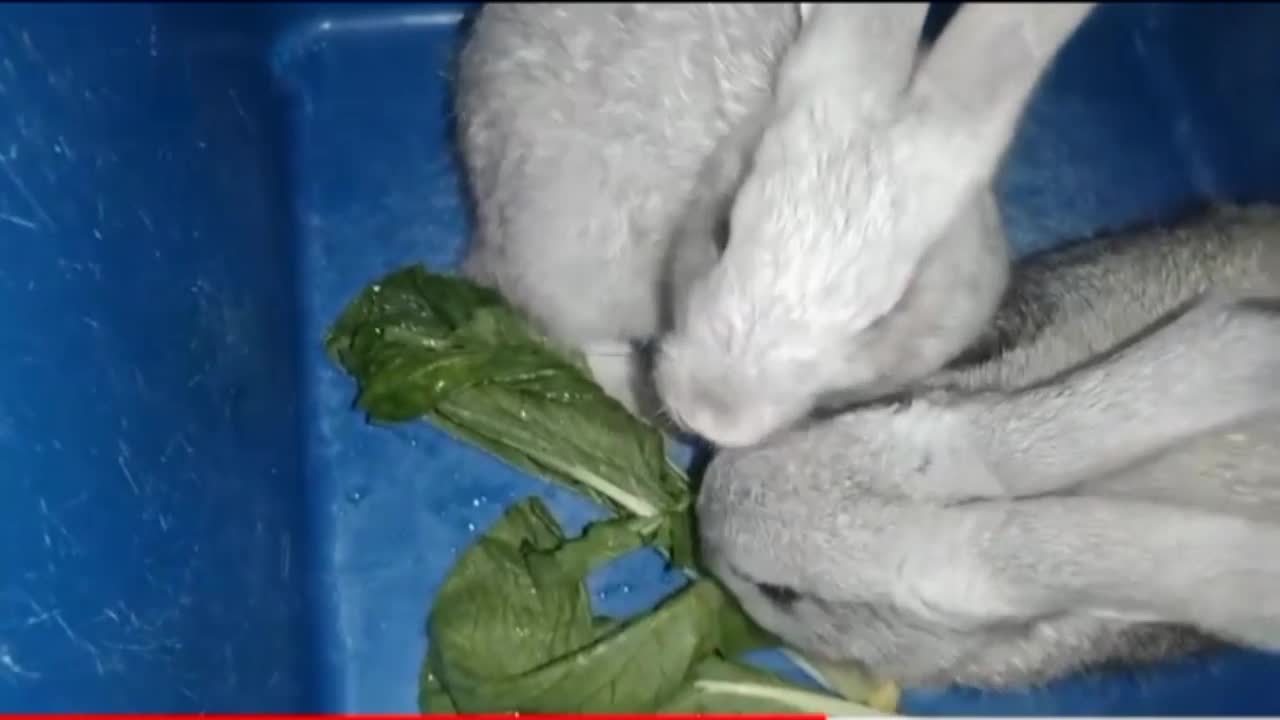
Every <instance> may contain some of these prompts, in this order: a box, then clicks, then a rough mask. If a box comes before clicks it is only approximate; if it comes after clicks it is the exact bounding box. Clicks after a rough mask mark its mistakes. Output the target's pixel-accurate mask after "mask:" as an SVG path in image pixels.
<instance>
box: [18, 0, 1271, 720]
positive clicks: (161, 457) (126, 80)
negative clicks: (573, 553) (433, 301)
mask: <svg viewBox="0 0 1280 720" xmlns="http://www.w3.org/2000/svg"><path fill="white" fill-rule="evenodd" d="M464 6H465V5H459V4H433V5H425V4H424V5H405V4H400V5H386V4H361V5H341V4H328V5H318V4H317V5H312V4H306V3H296V4H291V5H273V4H252V3H246V4H235V5H232V4H226V5H215V4H203V5H183V4H178V3H157V4H130V5H110V4H105V3H95V4H83V5H78V4H50V5H45V6H34V5H23V4H3V5H0V711H14V710H27V711H36V710H63V711H72V710H101V711H190V712H194V711H305V710H321V711H365V712H379V711H391V712H406V711H412V710H413V709H414V697H415V692H416V688H415V681H416V676H417V671H418V667H417V666H418V662H419V660H420V658H421V657H422V653H423V648H424V646H425V638H424V636H423V623H424V620H425V616H426V612H427V608H428V603H429V600H430V597H431V595H432V593H433V591H434V589H435V588H436V587H437V586H438V585H439V583H440V582H441V580H442V579H443V577H444V575H445V573H446V572H447V570H448V568H449V565H450V563H451V562H452V560H453V559H454V558H455V557H456V556H457V553H458V551H459V550H460V549H461V548H463V547H465V546H466V544H467V543H468V542H469V541H470V540H471V539H472V538H473V537H474V536H475V534H476V533H478V532H480V531H482V530H483V529H484V528H485V527H486V526H487V524H488V523H490V522H492V521H493V520H495V519H496V518H497V517H498V515H499V514H500V512H501V511H502V509H503V507H504V505H505V504H506V503H507V502H509V501H511V500H512V499H513V498H516V497H519V496H523V495H527V494H530V493H539V494H541V495H543V496H544V497H547V498H550V499H551V501H552V503H553V505H554V506H555V507H556V509H557V510H558V511H559V512H560V513H561V514H562V516H563V517H565V518H566V519H567V520H568V521H569V522H570V523H571V524H581V523H582V522H584V521H585V520H586V519H588V518H589V517H591V516H592V514H593V510H592V508H591V507H590V506H588V505H587V504H586V503H584V502H582V501H579V500H576V499H574V498H572V497H568V496H566V495H565V494H564V493H560V492H555V491H552V490H550V489H548V488H546V487H545V486H543V485H542V484H540V483H538V482H536V481H534V480H532V479H530V478H527V477H525V476H523V475H520V474H519V473H516V472H514V471H511V470H509V469H507V468H505V467H504V466H502V465H501V464H499V463H498V462H496V461H494V460H492V459H490V458H488V457H486V456H483V455H481V454H480V453H478V452H476V451H472V450H470V449H468V448H465V447H461V446H458V445H457V444H455V443H452V442H450V441H449V440H447V439H445V438H444V437H443V436H442V435H441V434H440V433H438V432H436V431H434V430H433V429H431V428H429V427H425V426H418V427H405V428H397V429H392V430H388V429H374V428H370V427H367V426H366V425H365V424H364V423H363V421H362V419H361V418H360V417H358V416H357V415H355V414H354V413H352V412H351V411H350V409H349V405H350V400H351V397H352V391H353V388H352V386H351V384H350V382H349V381H348V380H347V379H346V378H345V377H343V376H341V375H340V374H339V373H337V372H336V371H335V370H334V369H332V368H330V367H329V366H328V364H327V363H326V361H325V359H324V357H323V355H322V353H321V350H320V339H321V336H322V333H323V332H324V330H325V328H326V327H327V325H328V323H329V322H330V321H331V320H332V318H333V316H334V315H335V314H336V313H337V312H338V310H339V309H340V308H341V307H342V306H343V304H344V303H345V302H346V301H347V300H348V299H349V298H350V297H351V296H352V295H353V294H354V293H356V292H357V291H358V290H360V289H361V288H362V287H363V286H364V285H365V284H366V283H368V282H369V281H371V280H372V279H374V278H375V277H377V276H378V275H380V274H382V273H384V272H386V271H389V270H391V269H393V268H396V267H399V266H400V265H403V264H406V263H409V262H413V261H425V262H427V263H429V264H431V265H433V266H435V267H440V268H443V267H449V266H451V265H452V263H453V262H454V261H455V260H456V259H457V257H458V252H459V248H460V246H461V242H462V240H463V238H464V234H465V228H466V218H465V216H464V213H463V211H462V208H461V204H460V196H459V192H458V186H457V183H456V177H455V174H454V171H453V165H452V158H451V156H450V149H449V136H448V133H449V125H448V122H449V112H448V86H447V77H446V73H447V69H448V61H449V58H450V57H451V55H452V52H453V48H454V43H455V40H456V36H457V30H456V26H457V22H458V20H459V17H460V10H459V8H460V7H464ZM1276 38H1280V6H1276V5H1251V6H1246V5H1231V4H1219V5H1213V6H1208V5H1182V6H1179V7H1173V6H1166V7H1156V6H1152V5H1146V4H1127V5H1110V6H1107V7H1105V8H1103V9H1102V10H1100V11H1098V13H1097V14H1096V16H1095V17H1094V18H1093V19H1092V20H1091V21H1090V22H1089V23H1088V24H1087V25H1086V26H1085V27H1084V28H1083V29H1082V30H1081V32H1080V34H1079V35H1078V36H1077V38H1076V39H1075V40H1074V41H1073V42H1072V43H1071V45H1070V46H1069V47H1068V48H1067V50H1066V51H1065V53H1064V56H1063V58H1062V60H1061V61H1060V63H1059V67H1058V69H1057V70H1056V71H1055V72H1053V73H1052V74H1051V76H1050V77H1049V79H1048V81H1047V83H1046V86H1045V87H1044V89H1043V90H1042V92H1041V93H1040V96H1039V97H1038V99H1037V100H1036V102H1035V103H1034V105H1033V107H1032V109H1031V111H1030V113H1029V116H1028V118H1027V121H1026V124H1025V127H1024V131H1023V133H1022V136H1021V138H1020V140H1019V142H1018V144H1017V147H1016V148H1015V150H1014V153H1013V156H1012V158H1011V161H1010V164H1009V167H1008V169H1007V172H1006V173H1005V174H1004V176H1003V178H1002V181H1001V193H1002V201H1003V204H1004V208H1005V212H1006V214H1007V216H1008V219H1009V222H1010V227H1011V230H1012V234H1013V236H1014V238H1015V241H1016V242H1017V243H1018V245H1019V248H1020V249H1021V250H1023V251H1027V250H1033V249H1038V248H1043V247H1047V246H1048V245H1050V244H1052V243H1054V242H1055V241H1058V240H1061V239H1064V238H1069V237H1076V236H1080V235H1083V234H1086V233H1088V232H1090V231H1092V230H1094V229H1097V228H1099V227H1103V226H1107V225H1113V224H1117V223H1124V222H1127V221H1131V220H1136V219H1140V218H1146V217H1152V216H1160V215H1163V214H1166V213H1169V212H1173V211H1174V210H1176V209H1177V208H1179V207H1180V206H1182V205H1185V204H1187V203H1194V202H1197V201H1198V200H1203V199H1206V198H1223V199H1225V198H1230V199H1236V200H1248V199H1261V198H1274V199H1277V200H1280V133H1276V132H1274V128H1276V127H1280V40H1277V39H1276ZM674 582H675V580H674V579H673V578H670V577H668V576H667V575H665V574H664V573H663V572H662V569H661V567H660V566H659V565H658V564H657V563H656V562H654V560H653V559H652V558H649V557H643V556H641V557H636V558H632V559H631V560H630V561H628V562H626V563H623V564H621V565H620V566H619V567H617V568H614V569H613V570H611V571H610V572H608V573H606V574H604V575H602V576H601V577H600V578H598V579H597V580H596V582H595V590H596V593H597V596H598V597H599V598H600V600H601V602H602V603H603V605H604V606H605V607H608V608H610V609H612V610H614V611H616V612H628V611H634V610H638V609H640V608H643V607H644V606H645V605H646V604H647V603H649V602H651V601H652V600H653V599H654V598H655V597H656V596H657V595H658V594H660V593H662V592H664V591H666V590H669V589H670V588H671V587H672V585H673V583H674ZM1259 601H1260V602H1264V601H1266V599H1259ZM1277 677H1280V660H1278V659H1275V658H1266V657H1263V656H1260V655H1255V654H1248V653H1234V654H1229V655H1224V656H1220V657H1216V658H1213V659H1211V660H1209V661H1203V662H1197V663H1183V664H1177V665H1174V666H1172V667H1169V668H1165V669H1161V670H1153V671H1143V672H1140V673H1133V674H1118V675H1110V676H1096V677H1091V678H1080V679H1074V680H1072V681H1069V682H1065V683H1062V684H1059V685H1057V686H1055V687H1053V688H1049V689H1045V690H1041V691H1036V692H1034V693H1013V694H1001V695H991V694H980V693H972V692H964V691H955V692H950V693H944V694H921V693H916V694H912V695H910V696H909V697H908V698H907V709H908V710H909V711H912V712H920V713H955V714H967V713H988V714H1003V713H1014V714H1095V715H1096V714H1107V713H1124V714H1232V713H1237V714H1238V713H1271V714H1276V713H1280V694H1277V693H1275V692H1274V689H1273V682H1274V680H1275V679H1276V678H1277Z"/></svg>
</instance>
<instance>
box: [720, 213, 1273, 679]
mask: <svg viewBox="0 0 1280 720" xmlns="http://www.w3.org/2000/svg"><path fill="white" fill-rule="evenodd" d="M1277 297H1280V210H1278V209H1275V208H1268V207H1260V208H1226V209H1220V210H1217V211H1214V212H1212V213H1209V214H1207V215H1205V216H1203V217H1198V218H1195V219H1190V220H1187V221H1185V222H1181V223H1178V224H1177V225H1174V226H1172V227H1156V228H1150V229H1146V230H1141V231H1133V232H1126V233H1120V234H1114V235H1112V236H1110V237H1106V238H1100V239H1097V240H1092V241H1086V242H1083V243H1080V244H1077V245H1074V246H1070V247H1067V248H1065V249H1061V250H1058V251H1054V252H1050V253H1047V254H1044V255H1041V256H1039V257H1036V258H1032V259H1029V260H1027V261H1025V263H1024V264H1023V265H1022V266H1021V267H1020V268H1018V269H1017V270H1016V272H1015V275H1014V280H1013V283H1012V286H1011V288H1010V290H1009V293H1008V294H1007V296H1006V298H1005V301H1004V303H1003V305H1002V308H1001V310H1000V312H999V313H998V314H997V316H996V319H995V322H994V324H993V330H992V332H991V333H989V334H988V336H987V337H986V338H985V339H984V342H982V343H979V344H978V345H977V346H975V348H974V349H973V350H972V351H971V352H970V353H968V355H967V357H964V358H962V359H960V360H957V361H956V362H955V363H953V365H952V366H951V367H950V368H948V369H946V370H944V371H942V372H940V373H938V374H936V375H934V376H931V377H930V378H928V380H927V381H926V382H925V383H923V387H918V388H916V389H915V390H914V391H913V392H912V393H910V394H909V395H908V396H907V397H906V398H905V399H902V400H901V401H900V402H893V403H884V404H880V405H872V406H865V407H861V408H857V409H853V410H850V411H848V412H845V413H842V414H839V415H837V416H835V417H833V418H831V419H828V420H824V421H818V422H813V423H812V424H810V425H809V426H807V427H804V428H801V429H797V430H795V431H794V432H791V433H788V434H785V435H783V436H781V437H779V438H778V439H776V440H775V441H772V442H770V443H767V444H765V445H762V446H760V447H757V448H754V449H746V450H734V451H724V452H722V453H720V454H719V455H718V456H717V457H716V458H715V459H714V460H713V461H712V462H711V464H710V466H709V468H708V470H707V474H706V477H705V479H704V483H703V487H702V489H701V493H700V498H699V507H698V512H699V522H700V526H701V532H702V537H703V550H704V555H705V560H706V561H707V562H708V564H709V566H710V567H712V568H713V569H714V570H715V572H716V573H717V574H718V575H719V576H720V577H721V578H722V579H723V580H724V581H725V583H726V585H727V586H728V587H729V588H730V589H731V590H732V591H733V592H734V593H735V594H736V595H737V596H738V597H739V599H740V600H741V601H742V603H743V605H744V607H745V608H746V609H747V610H748V611H749V612H750V613H752V614H753V615H754V616H755V617H756V619H757V620H758V621H760V622H761V624H762V625H764V626H765V627H767V628H769V629H770V630H772V631H773V632H775V633H776V634H778V635H779V636H780V637H782V638H783V639H785V640H787V641H789V642H790V643H792V644H794V645H795V646H797V647H799V648H801V649H804V650H807V651H810V652H814V653H817V654H819V655H824V656H828V657H830V658H832V659H837V660H854V661H860V662H863V663H866V664H867V665H869V666H870V667H872V668H874V669H875V670H877V671H879V672H882V673H884V674H885V675H886V676H888V677H891V678H893V679H896V680H898V681H899V682H901V683H903V684H906V685H910V686H921V685H924V686H930V685H943V684H949V683H953V682H958V683H962V684H970V685H979V686H992V687H1007V686H1016V685H1022V684H1027V683H1038V682H1042V681H1046V680H1049V679H1052V678H1055V677H1058V676H1061V675H1063V674H1066V673H1069V672H1072V671H1076V670H1079V669H1084V668H1090V667H1097V666H1103V665H1113V664H1120V665H1135V664H1143V663H1147V662H1150V661H1155V660H1159V659H1163V658H1168V657H1173V656H1178V655H1184V654H1188V653H1194V652H1200V651H1204V650H1206V649H1210V648H1213V647H1215V646H1217V645H1218V644H1219V643H1220V642H1223V641H1220V640H1217V639H1215V638H1225V639H1226V640H1227V641H1231V642H1234V643H1239V644H1244V645H1252V646H1256V647H1260V648H1264V649H1271V650H1280V603H1278V602H1276V599H1277V598H1280V391H1278V390H1277V389H1280V301H1278V300H1276V298H1277ZM1047 408H1052V411H1049V410H1047ZM1193 628H1195V629H1193Z"/></svg>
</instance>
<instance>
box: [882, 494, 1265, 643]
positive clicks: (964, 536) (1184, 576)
mask: <svg viewBox="0 0 1280 720" xmlns="http://www.w3.org/2000/svg"><path fill="white" fill-rule="evenodd" d="M949 514H950V517H943V518H935V522H934V523H933V526H932V527H926V526H925V525H923V524H922V525H921V526H920V527H919V528H917V530H918V532H919V533H920V535H919V537H920V541H921V543H925V544H928V545H929V546H930V547H929V549H924V547H923V546H922V547H921V548H919V549H918V557H917V558H915V559H910V558H909V559H908V560H907V561H906V562H907V565H906V566H905V567H906V572H904V578H903V582H904V584H905V585H907V586H911V585H915V586H916V587H917V588H919V589H921V590H922V591H923V592H922V593H921V595H922V596H921V597H920V598H919V600H920V602H921V603H922V604H923V605H924V606H926V607H937V608H939V609H941V610H942V612H943V613H944V614H945V615H948V616H954V617H956V618H958V619H959V621H960V622H965V621H966V620H967V621H969V622H974V623H975V624H978V625H982V624H990V623H999V622H1002V621H1008V620H1017V619H1021V620H1035V619H1039V618H1044V617H1051V616H1054V615H1059V614H1064V613H1068V614H1069V613H1076V614H1085V615H1092V616H1094V617H1098V618H1100V619H1101V618H1106V619H1121V620H1127V621H1132V622H1166V623H1175V624H1180V625H1189V626H1192V627H1195V628H1198V629H1200V630H1202V631H1204V632H1207V633H1209V634H1212V635H1217V636H1219V637H1222V638H1224V639H1226V640H1229V641H1234V642H1237V643H1240V644H1243V645H1247V646H1251V647H1255V648H1260V649H1266V650H1280V604H1278V603H1275V602H1268V601H1266V600H1264V599H1269V598H1276V597H1280V556H1278V555H1277V554H1276V552H1275V549H1276V548H1277V547H1280V526H1277V525H1275V524H1274V523H1262V522H1255V521H1250V520H1247V519H1242V518H1238V517H1233V516H1230V515H1222V514H1218V513H1204V512H1197V511H1190V510H1185V509H1181V508H1174V507H1168V506H1164V505H1161V504H1156V503H1144V502H1126V501H1123V500H1114V499H1101V498H1089V497H1052V496H1047V497H1043V498H1034V499H1027V500H1019V501H1015V502H1013V503H983V502H979V503H973V504H970V505H966V506H958V507H955V508H952V509H950V511H949ZM939 520H940V521H941V522H938V521H939ZM944 547H949V548H951V549H950V550H946V551H944V550H940V549H938V548H944ZM898 567H904V566H901V565H899V566H898ZM948 580H950V581H953V582H954V583H955V585H954V586H951V587H948ZM975 601H980V603H981V604H980V606H979V607H981V608H983V609H982V610H981V611H980V612H978V613H976V614H975V613H974V612H973V610H974V607H973V605H972V604H973V603H974V602H975ZM939 603H940V604H939ZM979 616H981V617H979Z"/></svg>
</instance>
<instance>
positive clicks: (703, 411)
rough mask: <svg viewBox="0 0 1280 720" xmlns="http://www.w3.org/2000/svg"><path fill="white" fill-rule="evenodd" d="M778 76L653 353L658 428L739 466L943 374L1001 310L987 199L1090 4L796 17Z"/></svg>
mask: <svg viewBox="0 0 1280 720" xmlns="http://www.w3.org/2000/svg"><path fill="white" fill-rule="evenodd" d="M811 5H812V7H810V8H807V9H806V11H805V15H806V17H805V21H804V25H803V28H802V30H801V31H800V34H799V37H798V38H797V40H796V41H795V43H794V44H793V45H792V46H791V47H790V48H789V50H788V51H787V54H786V55H785V57H784V59H783V62H782V66H781V68H780V69H779V71H778V78H777V81H776V92H775V98H774V101H773V103H772V104H771V105H770V106H769V107H768V113H769V115H768V116H767V117H766V119H765V121H764V124H765V127H766V129H765V131H764V133H763V135H762V136H761V140H760V142H759V146H758V148H757V149H756V152H755V154H754V156H753V158H752V159H751V163H750V169H749V170H748V173H747V176H746V178H745V180H743V181H742V185H741V189H740V190H739V191H738V192H737V194H736V198H735V199H734V201H733V204H732V210H731V215H730V218H729V226H730V228H729V240H728V244H727V247H726V248H725V250H724V253H723V255H722V256H721V258H720V260H719V261H718V262H717V263H715V264H714V266H712V267H711V268H710V270H708V271H707V272H705V274H702V275H701V276H700V277H698V278H696V279H695V281H694V282H693V283H692V286H691V287H690V288H689V289H688V291H687V302H685V303H684V305H683V306H682V307H680V308H679V312H678V313H677V314H676V315H675V322H674V328H673V329H672V330H671V332H670V333H669V334H668V335H667V336H665V337H664V338H663V339H662V340H661V341H660V343H658V345H657V347H656V351H657V352H656V358H655V361H654V362H655V369H654V372H655V382H656V389H657V393H658V395H659V396H660V398H661V400H662V402H663V405H664V406H665V407H666V409H667V411H668V413H669V414H670V415H671V417H672V419H673V420H675V421H676V422H677V423H678V424H680V425H682V426H684V427H686V428H688V429H690V430H693V431H694V432H696V433H698V434H700V435H702V436H703V437H704V438H706V439H708V440H710V441H712V442H713V443H715V444H718V445H721V446H729V447H741V446H745V445H750V444H753V443H756V442H759V441H761V440H763V439H765V438H767V437H768V436H770V435H771V434H773V433H775V432H777V431H779V430H782V429H785V428H786V427H788V426H790V425H791V424H793V423H795V422H797V421H800V420H801V419H802V418H803V417H804V416H805V415H806V414H808V413H809V412H810V411H812V410H813V409H814V408H822V407H824V406H830V405H833V404H840V403H848V402H852V401H857V400H865V399H869V398H873V397H876V396H882V395H885V394H888V393H891V392H894V391H897V390H899V389H901V388H902V387H904V386H906V385H908V384H909V383H911V382H912V381H914V380H917V379H919V378H921V377H923V376H925V375H927V374H929V373H931V372H933V371H935V370H937V369H939V368H940V367H942V366H943V365H945V364H946V363H947V362H949V361H950V360H952V359H953V358H954V357H955V356H956V355H957V354H958V353H959V352H961V351H962V350H963V349H964V348H965V347H967V346H968V345H970V344H971V343H972V342H973V340H974V339H975V338H976V337H977V336H978V334H979V333H980V332H981V331H982V329H983V328H984V327H986V325H987V323H988V322H989V321H990V318H991V315H992V313H994V311H995V308H996V307H997V306H998V304H999V301H1000V298H1001V296H1002V293H1003V291H1004V289H1005V287H1006V284H1007V277H1008V267H1009V251H1008V248H1007V244H1006V241H1005V238H1004V236H1003V233H1002V229H1001V223H1000V217H999V213H998V212H997V208H996V205H995V201H994V199H993V196H992V192H991V189H990V185H991V181H992V178H993V176H994V174H995V172H996V170H997V168H998V166H999V164H1000V161H1001V159H1002V157H1003V154H1004V152H1005V149H1006V147H1007V146H1008V145H1009V143H1010V141H1011V139H1012V136H1013V133H1014V130H1015V128H1016V125H1017V121H1018V119H1019V118H1020V116H1021V112H1022V110H1023V108H1024V107H1025V105H1026V103H1027V101H1028V99H1029V98H1030V96H1031V92H1032V90H1033V89H1034V87H1035V86H1036V85H1037V83H1038V80H1039V78H1040V77H1041V76H1042V75H1043V73H1044V72H1045V70H1046V68H1048V67H1049V66H1050V64H1051V62H1052V61H1053V59H1054V58H1055V57H1056V55H1057V53H1058V50H1059V49H1060V48H1061V46H1062V45H1063V44H1064V43H1065V42H1066V40H1067V39H1068V38H1069V37H1070V36H1071V35H1072V34H1073V32H1074V31H1075V29H1076V28H1077V27H1078V26H1079V24H1080V23H1081V22H1082V21H1083V19H1084V18H1085V17H1086V15H1087V14H1088V12H1089V11H1090V10H1091V9H1092V7H1093V4H1092V3H1067V4H1059V3H1026V4H997V3H993V4H985V3H967V4H965V5H964V6H963V7H962V8H961V10H960V11H959V12H958V13H957V14H956V16H955V17H954V18H953V19H952V20H951V22H950V24H949V25H948V26H947V28H946V29H945V30H944V32H943V33H942V35H941V37H940V38H939V39H938V40H937V41H936V42H935V43H934V45H933V46H932V47H931V48H930V49H929V50H928V51H927V52H926V53H924V54H923V56H921V55H920V53H919V52H918V39H919V35H920V30H921V26H922V23H923V20H924V17H925V9H926V6H925V5H924V4H917V5H911V4H906V5H896V4H895V5H880V4H876V3H847V4H835V3H830V4H829V3H812V4H811Z"/></svg>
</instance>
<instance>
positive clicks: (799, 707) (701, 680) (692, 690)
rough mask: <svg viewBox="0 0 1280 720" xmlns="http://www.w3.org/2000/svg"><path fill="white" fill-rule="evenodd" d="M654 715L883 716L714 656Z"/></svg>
mask: <svg viewBox="0 0 1280 720" xmlns="http://www.w3.org/2000/svg"><path fill="white" fill-rule="evenodd" d="M657 712H660V713H668V714H674V713H686V714H693V713H725V714H739V713H743V714H745V713H805V714H809V713H813V714H821V715H828V716H859V715H883V714H884V713H882V712H881V711H879V710H876V709H874V708H870V707H867V706H865V705H859V704H857V703H853V702H849V701H848V700H843V699H841V698H837V697H834V696H832V695H826V694H824V693H819V692H814V691H812V690H806V689H803V688H800V687H797V686H795V685H793V684H791V683H788V682H787V681H785V680H782V679H781V678H778V677H776V676H774V675H772V674H770V673H766V672H763V671H761V670H756V669H754V668H749V667H746V666H745V665H741V664H738V663H733V662H728V661H726V660H722V659H720V658H714V657H713V658H708V659H707V660H704V661H703V662H702V663H700V664H699V665H698V667H697V668H696V669H695V671H694V673H693V676H692V677H691V678H690V681H689V682H688V684H686V686H685V687H684V688H683V689H682V690H681V692H679V693H678V694H677V695H676V696H675V697H673V698H672V699H671V700H670V701H668V702H667V703H665V704H663V705H662V706H661V707H660V708H658V710H657Z"/></svg>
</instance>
